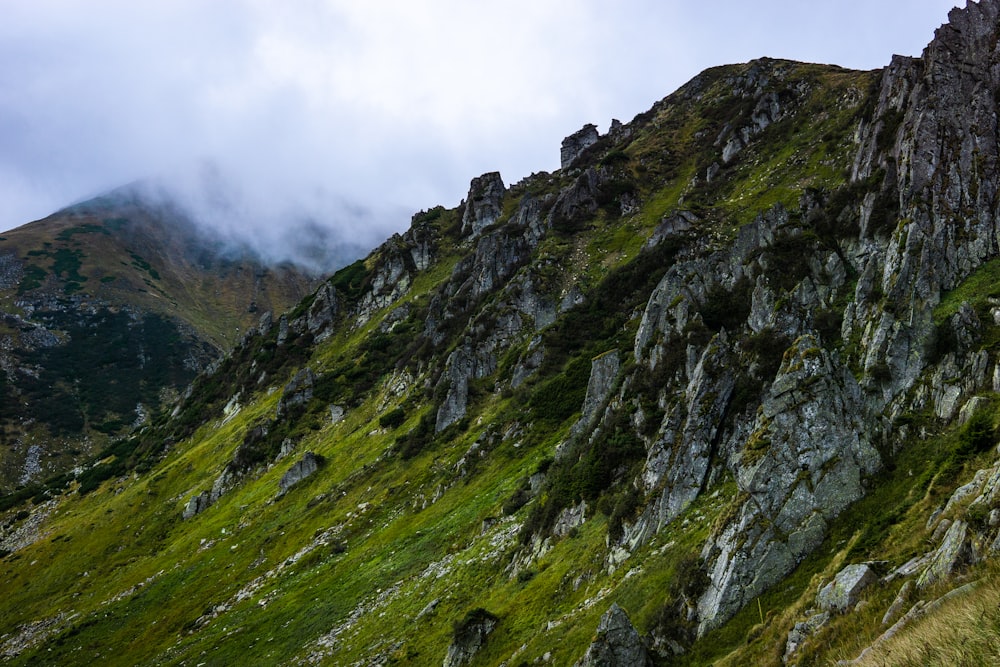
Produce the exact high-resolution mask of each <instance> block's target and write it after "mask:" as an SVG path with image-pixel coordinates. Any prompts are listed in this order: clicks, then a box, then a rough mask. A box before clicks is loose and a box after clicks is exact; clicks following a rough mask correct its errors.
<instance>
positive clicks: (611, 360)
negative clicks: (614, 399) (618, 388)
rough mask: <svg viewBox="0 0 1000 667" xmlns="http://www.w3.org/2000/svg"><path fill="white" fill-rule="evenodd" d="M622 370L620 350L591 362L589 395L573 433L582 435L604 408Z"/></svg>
mask: <svg viewBox="0 0 1000 667" xmlns="http://www.w3.org/2000/svg"><path fill="white" fill-rule="evenodd" d="M620 369H621V358H620V357H619V355H618V350H609V351H607V352H605V353H604V354H602V355H600V356H598V357H595V358H594V359H593V360H592V361H591V362H590V379H589V380H588V381H587V394H586V397H585V398H584V401H583V409H582V411H581V414H580V419H579V421H577V423H576V424H574V425H573V429H572V432H573V433H575V434H579V433H582V432H583V431H584V430H585V429H586V428H587V427H588V426H589V425H590V423H591V422H592V421H593V419H594V417H596V416H597V415H598V413H599V412H600V411H601V409H602V408H603V407H604V404H605V403H606V402H607V400H608V397H609V396H610V395H611V390H612V389H614V386H615V380H617V379H618V371H619V370H620Z"/></svg>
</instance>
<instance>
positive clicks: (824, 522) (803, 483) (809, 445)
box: [698, 336, 880, 633]
mask: <svg viewBox="0 0 1000 667" xmlns="http://www.w3.org/2000/svg"><path fill="white" fill-rule="evenodd" d="M863 414H864V409H863V403H862V398H861V393H860V388H859V387H858V385H857V382H856V381H855V379H854V377H853V375H851V373H850V371H849V370H848V369H847V368H846V367H844V366H843V364H842V363H840V362H839V360H837V359H836V358H835V357H833V356H832V355H831V354H830V353H829V352H827V351H826V350H825V349H823V348H821V347H820V346H819V345H818V342H817V341H816V339H815V338H814V337H813V336H802V337H801V338H799V339H798V340H796V341H795V343H794V345H793V346H792V347H791V348H789V349H788V350H787V351H786V352H785V355H784V359H783V361H782V364H781V368H780V369H779V371H778V374H777V376H776V377H775V379H774V382H773V383H772V385H771V387H770V389H769V390H768V393H767V395H766V396H765V398H764V401H763V403H762V404H761V406H760V409H759V410H758V412H757V416H756V420H755V424H754V429H753V433H752V434H751V435H750V437H749V438H748V439H747V441H746V443H745V445H744V448H743V452H742V454H741V457H740V462H739V465H738V468H737V471H736V481H737V486H738V487H739V489H740V490H741V491H742V492H744V493H746V494H748V495H749V500H748V501H747V502H746V503H745V504H744V505H743V506H742V509H741V510H740V511H739V512H738V514H737V516H736V518H735V519H734V520H733V522H732V523H730V524H729V526H728V527H727V528H725V529H723V530H722V532H721V533H720V534H719V535H718V536H717V537H715V538H714V539H710V540H709V542H707V543H706V545H705V548H704V549H703V552H702V553H703V556H704V557H706V560H707V561H708V562H709V563H710V566H709V576H710V578H711V580H712V585H711V586H709V587H708V589H707V591H706V592H705V594H704V595H703V596H702V598H701V599H700V600H699V601H698V610H699V616H700V619H701V621H700V624H699V633H704V632H705V631H707V630H708V629H710V628H713V627H717V625H718V624H719V623H721V621H723V620H725V619H727V618H729V617H730V616H732V614H734V613H735V612H736V611H737V610H738V609H740V608H741V607H742V606H743V605H744V604H746V603H747V602H748V601H749V600H752V599H753V598H754V597H756V596H757V595H759V594H760V593H761V592H763V591H764V590H766V589H767V588H768V587H769V586H772V585H774V584H775V583H777V582H778V581H780V580H781V578H782V577H784V576H785V575H787V574H788V573H789V572H791V571H792V569H793V568H794V567H795V566H796V565H797V564H798V563H799V562H800V561H801V559H802V558H804V557H805V556H806V555H807V554H808V553H810V552H811V551H812V550H813V549H815V548H816V547H818V546H819V544H820V543H821V542H822V540H823V538H824V536H825V535H826V530H827V526H828V524H829V522H830V521H831V520H832V519H833V518H835V517H836V516H838V515H839V514H840V513H841V512H842V511H843V510H844V509H846V508H847V507H848V505H850V504H851V503H852V502H854V501H855V500H857V499H859V498H861V497H862V495H863V494H864V487H863V485H862V480H863V479H864V478H865V477H866V476H868V475H871V474H872V473H874V472H875V471H876V470H877V469H878V467H879V465H880V458H879V455H878V452H877V450H876V449H875V448H874V447H873V446H872V444H871V443H870V442H869V441H868V436H867V429H866V428H865V426H864V422H863V417H862V415H863Z"/></svg>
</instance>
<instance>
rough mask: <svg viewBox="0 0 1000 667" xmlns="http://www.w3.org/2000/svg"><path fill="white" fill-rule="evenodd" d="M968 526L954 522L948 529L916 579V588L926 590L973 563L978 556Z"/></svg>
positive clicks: (961, 522) (962, 522) (960, 522)
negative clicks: (925, 567) (960, 568)
mask: <svg viewBox="0 0 1000 667" xmlns="http://www.w3.org/2000/svg"><path fill="white" fill-rule="evenodd" d="M970 533H971V531H970V530H969V525H968V524H967V523H965V522H964V521H955V522H954V523H952V524H951V526H950V527H949V528H948V532H947V533H945V535H944V539H943V540H942V541H941V545H940V546H939V547H938V549H937V551H935V552H934V555H933V556H932V557H931V561H930V563H929V564H928V565H927V569H925V570H924V571H923V573H922V574H921V575H920V577H919V578H918V579H917V587H918V588H926V587H927V586H930V585H931V584H933V583H935V582H937V581H940V580H942V579H944V578H945V577H947V576H948V575H950V574H951V573H952V572H953V571H955V570H956V569H958V568H959V567H961V566H963V565H969V564H971V563H975V562H976V561H977V560H978V558H979V556H978V553H977V551H976V548H975V546H974V545H973V543H972V539H971V537H972V536H971V534H970Z"/></svg>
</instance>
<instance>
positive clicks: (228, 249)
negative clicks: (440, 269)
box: [0, 186, 318, 491]
mask: <svg viewBox="0 0 1000 667" xmlns="http://www.w3.org/2000/svg"><path fill="white" fill-rule="evenodd" d="M317 282H318V276H315V275H312V273H311V272H309V271H306V270H304V269H302V268H299V267H296V266H292V265H290V264H286V265H281V266H270V265H269V264H268V263H265V262H264V261H262V260H260V259H257V258H256V257H255V256H254V255H253V254H252V253H249V252H247V251H246V250H245V249H241V248H239V247H235V246H234V245H233V244H232V243H226V242H224V241H223V240H222V239H221V238H219V237H217V236H215V235H213V233H212V232H211V231H210V230H207V229H204V228H200V227H198V226H196V225H195V224H194V223H192V222H191V221H190V220H189V219H188V218H187V217H186V216H184V215H183V214H182V213H180V212H179V211H178V210H177V209H176V208H171V207H169V206H167V205H166V204H164V203H159V204H154V203H152V200H150V199H149V198H148V197H144V196H143V191H142V190H141V188H138V187H136V186H133V187H127V188H122V189H120V190H117V191H115V192H112V193H110V194H108V195H105V196H103V197H101V198H98V199H94V200H91V201H87V202H84V203H82V204H78V205H75V206H73V207H70V208H67V209H65V210H63V211H60V212H58V213H55V214H54V215H51V216H49V217H48V218H45V219H44V220H39V221H37V222H33V223H31V224H28V225H24V226H22V227H19V228H18V229H15V230H12V231H9V232H6V233H4V234H3V235H2V237H0V317H2V323H0V341H2V343H0V369H2V373H0V445H2V447H0V489H4V490H7V491H10V490H12V489H13V488H14V487H15V486H17V485H27V484H31V483H32V482H40V481H42V480H43V479H44V478H45V477H46V476H48V475H51V474H53V473H56V472H61V471H62V470H66V469H67V468H68V467H70V466H72V465H73V464H75V463H77V462H80V461H82V460H85V459H86V458H88V457H90V456H93V454H94V453H96V452H97V451H99V450H100V449H101V448H102V447H104V446H105V445H107V444H108V442H109V438H113V437H116V436H119V435H120V434H122V433H124V432H126V431H127V430H128V429H129V428H131V426H132V425H133V424H138V423H142V422H143V421H144V420H145V419H147V418H149V417H150V416H151V415H152V414H153V413H155V412H156V411H157V410H158V409H159V408H160V407H161V406H162V405H164V404H165V403H164V401H165V400H167V401H169V400H170V398H171V397H173V399H174V400H176V397H177V395H178V392H179V391H183V389H184V388H185V387H186V386H187V385H188V383H190V382H191V380H193V379H194V377H195V375H196V374H197V373H198V372H199V371H201V370H204V369H205V368H206V367H207V366H208V365H209V364H210V363H211V362H213V361H215V360H216V359H217V358H218V357H219V356H220V355H221V354H222V353H224V352H225V351H228V350H229V349H231V348H232V347H233V345H234V344H235V343H237V342H238V341H239V340H240V339H241V338H242V336H243V335H244V332H245V331H246V329H247V328H248V327H250V326H253V325H256V323H257V321H258V320H259V319H260V317H261V314H262V313H264V312H266V311H271V310H273V311H275V312H279V313H280V312H282V311H284V310H285V309H287V308H289V307H291V306H292V305H294V304H295V303H297V302H298V301H299V300H300V299H301V298H302V297H303V296H305V295H306V294H308V293H309V292H310V291H312V290H313V289H315V286H316V284H317Z"/></svg>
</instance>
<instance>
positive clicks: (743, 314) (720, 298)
mask: <svg viewBox="0 0 1000 667" xmlns="http://www.w3.org/2000/svg"><path fill="white" fill-rule="evenodd" d="M752 298H753V283H752V282H751V281H750V278H748V277H747V276H743V277H741V278H740V279H739V280H737V281H736V284H734V285H733V288H732V289H728V290H727V289H726V288H725V286H723V285H721V284H715V285H713V286H712V287H711V288H709V290H708V292H707V293H706V294H705V303H704V304H702V306H701V308H700V312H701V319H702V321H703V322H704V323H705V326H706V327H708V328H709V329H710V330H712V331H719V330H721V329H723V328H725V329H726V330H727V331H736V330H737V329H738V328H739V327H741V326H743V323H744V322H746V320H747V317H749V316H750V305H751V301H752Z"/></svg>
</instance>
